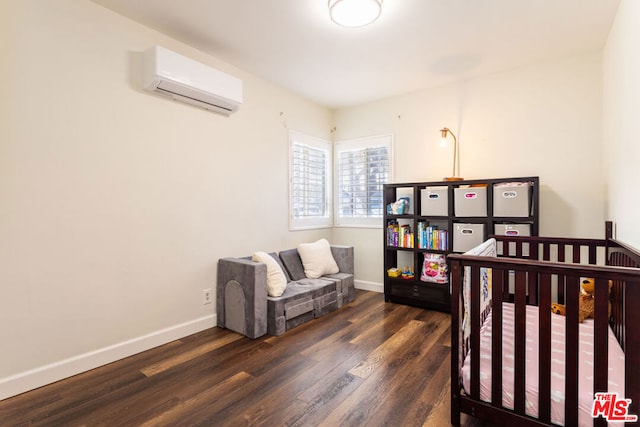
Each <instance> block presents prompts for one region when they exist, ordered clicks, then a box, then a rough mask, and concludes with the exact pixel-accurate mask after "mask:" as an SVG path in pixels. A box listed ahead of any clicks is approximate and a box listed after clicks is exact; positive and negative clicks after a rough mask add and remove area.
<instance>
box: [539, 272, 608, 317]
mask: <svg viewBox="0 0 640 427" xmlns="http://www.w3.org/2000/svg"><path fill="white" fill-rule="evenodd" d="M611 285H612V283H611V281H609V291H611ZM580 288H581V289H580V296H579V297H578V321H579V322H580V323H582V322H583V321H584V319H589V318H593V313H594V309H595V305H594V294H593V293H594V291H595V281H594V280H593V279H590V278H587V279H583V280H582V282H581V283H580ZM551 311H552V312H553V313H555V314H559V315H561V316H565V315H566V314H567V311H566V307H565V306H564V305H563V304H556V303H554V304H551ZM609 316H611V303H609Z"/></svg>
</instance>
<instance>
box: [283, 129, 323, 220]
mask: <svg viewBox="0 0 640 427" xmlns="http://www.w3.org/2000/svg"><path fill="white" fill-rule="evenodd" d="M296 143H297V144H301V145H305V146H307V147H310V148H313V149H317V150H322V151H324V152H325V171H324V172H325V177H324V178H325V202H324V203H325V212H324V214H323V215H322V216H313V217H304V218H295V217H294V212H293V206H294V203H293V190H294V170H293V169H294V165H293V160H294V158H293V155H294V145H295V144H296ZM332 148H333V147H332V143H331V141H328V140H325V139H322V138H317V137H314V136H310V135H306V134H304V133H302V132H298V131H294V130H289V197H288V200H289V230H291V231H295V230H310V229H320V228H331V227H333V205H332V203H333V197H332V190H333V183H332V177H333V174H332V170H333V156H332Z"/></svg>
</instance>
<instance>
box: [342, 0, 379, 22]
mask: <svg viewBox="0 0 640 427" xmlns="http://www.w3.org/2000/svg"><path fill="white" fill-rule="evenodd" d="M381 12H382V0H329V16H330V17H331V20H332V21H333V22H335V23H336V24H338V25H342V26H343V27H363V26H365V25H369V24H371V23H372V22H373V21H375V20H376V19H378V17H379V16H380V13H381Z"/></svg>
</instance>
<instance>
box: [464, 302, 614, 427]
mask: <svg viewBox="0 0 640 427" xmlns="http://www.w3.org/2000/svg"><path fill="white" fill-rule="evenodd" d="M551 316H552V319H551V341H552V350H551V422H553V423H554V424H560V425H564V392H565V391H564V378H565V377H564V375H565V366H564V365H565V352H564V349H565V318H564V317H563V316H559V315H556V314H553V313H552V314H551ZM514 325H515V309H514V305H513V304H512V303H504V304H503V331H502V334H503V339H502V342H503V343H502V346H503V353H502V367H503V373H502V382H503V394H502V396H503V397H502V405H503V407H505V408H509V409H513V407H514V402H513V394H514V380H513V373H514V366H515V358H514V354H515V350H514ZM593 341H594V336H593V319H587V320H585V321H584V322H583V323H581V324H580V328H579V346H580V349H579V381H578V389H579V396H578V421H579V424H580V425H593V418H592V417H591V410H592V405H593V391H592V390H593V357H594V356H593V350H594V349H593ZM526 348H527V351H526V381H525V382H526V387H525V388H526V391H525V398H526V402H525V408H526V413H527V415H530V416H533V417H537V416H538V366H539V363H538V308H537V307H534V306H527V337H526ZM470 371H471V361H470V355H469V354H467V357H466V359H465V361H464V365H463V367H462V382H463V387H464V389H465V391H466V392H467V394H469V393H470V389H471V379H470V378H471V376H470ZM608 378H609V391H610V392H617V393H618V395H619V396H624V353H623V351H622V348H621V347H620V345H619V344H618V341H617V340H616V338H615V336H614V335H613V332H612V331H611V329H609V377H608ZM480 398H481V399H482V400H484V401H486V402H490V401H491V316H490V315H489V316H488V317H487V320H486V321H485V323H484V324H483V325H482V327H481V328H480Z"/></svg>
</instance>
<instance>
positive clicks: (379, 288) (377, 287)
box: [354, 280, 384, 294]
mask: <svg viewBox="0 0 640 427" xmlns="http://www.w3.org/2000/svg"><path fill="white" fill-rule="evenodd" d="M354 285H355V287H356V289H362V290H364V291H372V292H378V293H381V294H382V293H384V285H383V284H382V283H376V282H366V281H364V280H355V281H354Z"/></svg>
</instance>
